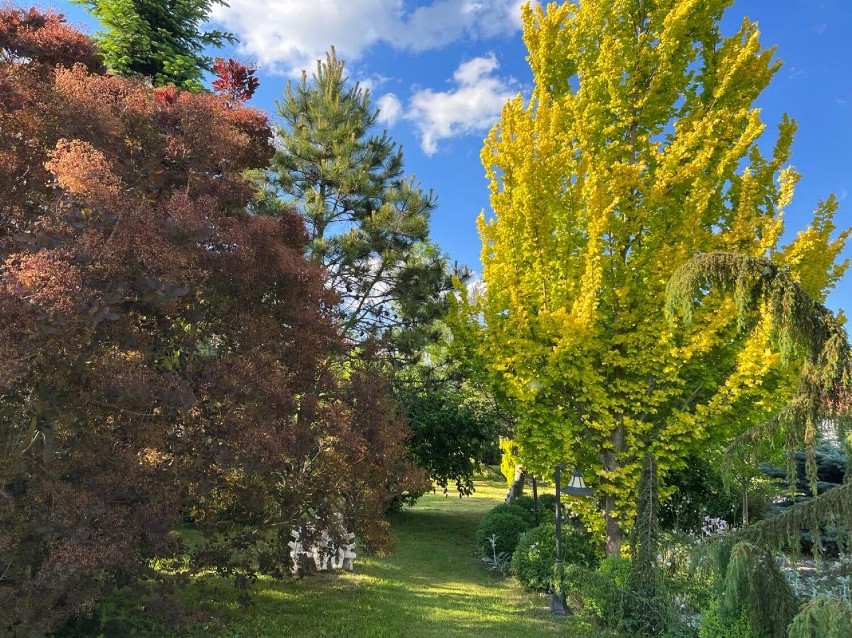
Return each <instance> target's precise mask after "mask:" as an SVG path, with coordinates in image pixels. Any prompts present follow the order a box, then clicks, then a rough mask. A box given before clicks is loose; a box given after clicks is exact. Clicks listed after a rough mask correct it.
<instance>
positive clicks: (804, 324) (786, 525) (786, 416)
mask: <svg viewBox="0 0 852 638" xmlns="http://www.w3.org/2000/svg"><path fill="white" fill-rule="evenodd" d="M711 289H719V290H721V291H722V292H732V293H733V296H734V299H735V301H736V308H737V313H738V319H739V324H740V327H741V329H747V328H748V327H750V326H751V325H752V324H753V322H755V321H756V320H757V317H759V316H760V314H761V313H769V315H770V316H771V319H772V325H773V327H774V331H775V335H774V336H775V341H776V342H777V343H778V344H779V349H780V352H781V357H782V361H783V362H785V363H787V364H792V363H794V362H795V363H797V364H800V365H801V374H800V378H799V383H798V387H797V388H796V392H795V394H794V395H793V397H792V400H791V401H790V402H789V403H788V404H787V406H785V408H784V409H783V410H782V411H781V413H780V414H779V415H778V416H777V417H776V418H774V419H771V420H769V421H767V422H766V423H764V424H762V426H761V430H760V431H761V432H765V431H768V430H771V429H772V428H773V427H778V426H780V427H782V428H783V430H784V433H785V438H786V440H787V448H788V452H789V455H788V458H789V461H788V473H789V478H790V481H791V482H794V481H795V463H794V457H793V454H794V451H795V449H796V447H797V446H798V445H799V444H803V445H804V447H805V450H806V461H805V469H806V473H807V475H808V478H809V480H810V482H811V486H812V490H813V492H814V493H815V494H816V491H817V490H816V481H817V476H816V471H817V467H816V461H815V449H816V443H817V434H818V431H819V429H820V426H822V425H823V424H824V423H828V422H838V423H843V422H845V420H846V419H848V417H849V414H850V405H852V404H850V400H849V397H850V394H852V352H850V346H849V340H848V337H847V334H846V331H845V329H844V328H843V325H842V323H841V322H840V320H839V319H838V318H837V317H835V316H834V314H833V313H832V312H831V311H830V310H829V309H828V308H826V306H824V305H823V304H822V303H820V302H818V301H816V300H814V299H813V298H812V297H811V296H810V295H809V294H808V293H807V292H806V291H805V289H804V287H803V286H802V285H800V283H799V282H798V281H797V280H796V278H795V277H794V276H793V274H792V273H791V272H790V270H789V269H787V268H784V267H782V266H779V265H778V264H776V263H774V262H773V261H770V260H768V259H761V258H756V257H749V256H747V255H741V254H737V253H721V252H714V253H704V254H700V255H697V256H696V257H694V258H692V259H691V260H690V261H688V262H687V263H686V264H684V265H683V266H682V267H680V268H679V269H678V270H677V271H676V272H675V274H674V275H673V276H672V278H671V280H670V281H669V284H668V289H667V309H668V312H669V314H670V315H674V314H680V315H681V316H682V317H683V319H684V321H685V322H686V323H689V321H690V320H691V317H692V312H693V308H694V307H695V306H696V305H700V303H701V299H702V298H703V297H704V295H705V294H706V293H707V292H708V291H709V290H711ZM755 436H756V435H755ZM750 438H753V437H748V436H744V437H741V438H740V440H739V441H738V442H737V443H738V444H740V445H745V444H748V442H749V439H750ZM847 444H848V442H847ZM850 512H852V489H850V485H849V483H848V482H847V484H845V485H844V486H841V487H837V488H833V489H830V490H828V491H826V492H825V493H823V494H821V495H819V496H815V498H814V499H813V500H811V501H809V502H807V503H801V504H799V505H796V506H794V507H791V508H790V509H789V510H787V511H786V512H784V513H783V514H781V515H779V516H776V517H774V518H771V519H767V520H765V521H763V522H761V523H760V524H759V525H757V526H756V527H755V528H754V529H753V530H752V528H749V529H747V530H746V532H745V533H746V534H748V535H749V536H750V537H752V538H754V539H755V540H756V541H757V542H759V543H761V544H762V545H766V546H769V547H776V548H780V547H782V546H784V545H785V544H787V543H791V542H793V543H794V544H797V543H798V537H799V534H800V532H801V529H802V527H803V526H804V527H807V528H809V529H811V530H812V531H817V530H818V529H819V525H820V522H821V521H823V522H824V521H825V518H826V517H829V518H832V519H835V520H837V522H838V524H840V525H841V526H842V527H844V528H845V529H846V531H848V530H849V527H850V522H852V513H850ZM818 537H819V534H818V533H817V534H815V538H816V539H817V543H818ZM794 539H795V541H794Z"/></svg>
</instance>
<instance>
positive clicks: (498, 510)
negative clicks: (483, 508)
mask: <svg viewBox="0 0 852 638" xmlns="http://www.w3.org/2000/svg"><path fill="white" fill-rule="evenodd" d="M495 514H513V515H514V516H517V517H518V518H522V519H524V520H525V521H526V522H527V523H529V525H530V527H532V526H533V524H534V520H535V518H534V516H533V513H532V511H530V510H528V509H526V508H525V507H521V506H520V505H517V504H516V503H514V502H512V503H500V505H498V506H497V507H494V508H492V509H491V510H490V511H489V512H488V514H487V515H486V516H494V515H495Z"/></svg>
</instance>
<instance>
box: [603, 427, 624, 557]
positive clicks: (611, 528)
mask: <svg viewBox="0 0 852 638" xmlns="http://www.w3.org/2000/svg"><path fill="white" fill-rule="evenodd" d="M610 441H611V442H612V447H611V448H610V449H608V450H604V453H603V467H604V470H606V471H607V472H612V471H614V470H616V469H617V468H618V453H619V452H621V451H622V450H623V449H624V426H623V425H619V426H618V427H617V428H615V430H614V431H613V433H612V435H611V436H610ZM604 520H605V521H606V555H607V556H621V542H622V539H623V532H622V531H621V526H620V525H619V524H618V514H617V512H616V508H615V497H614V496H613V495H612V494H606V495H605V496H604Z"/></svg>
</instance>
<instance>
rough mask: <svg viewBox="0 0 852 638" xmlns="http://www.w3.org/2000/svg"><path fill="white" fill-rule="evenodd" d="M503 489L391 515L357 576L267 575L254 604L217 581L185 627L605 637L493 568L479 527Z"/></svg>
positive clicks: (424, 503)
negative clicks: (389, 549)
mask: <svg viewBox="0 0 852 638" xmlns="http://www.w3.org/2000/svg"><path fill="white" fill-rule="evenodd" d="M504 494H505V486H504V485H501V484H499V483H488V484H486V483H478V484H477V492H476V495H475V496H473V497H470V498H465V499H459V498H458V497H444V496H443V495H429V496H425V497H423V498H422V499H420V501H419V502H418V504H417V505H416V506H415V507H414V508H412V509H410V510H406V511H405V512H402V513H400V514H397V515H395V516H394V517H393V518H392V521H391V522H392V526H393V531H394V534H395V536H396V539H397V543H396V548H395V551H394V553H393V554H392V555H391V556H387V557H363V558H362V557H359V559H358V560H357V561H356V566H355V572H354V573H353V574H344V575H342V576H317V577H310V578H306V579H304V580H301V581H298V580H288V581H285V582H272V581H267V580H263V581H260V582H259V583H258V586H257V590H256V592H255V595H254V600H255V602H254V604H253V605H252V607H250V608H249V609H248V610H240V609H239V608H238V607H237V606H236V604H235V603H234V602H233V597H232V592H229V588H227V587H222V588H221V589H218V590H216V591H214V590H213V589H209V588H212V587H213V584H212V582H209V583H208V584H207V585H206V586H205V587H204V588H205V589H206V590H207V591H206V592H205V594H204V595H203V596H202V597H203V598H205V599H207V600H212V601H215V603H214V604H212V605H210V612H211V614H212V617H211V618H210V619H208V620H206V621H204V622H202V623H201V624H200V625H198V626H197V627H196V631H195V633H193V634H186V633H184V634H183V635H196V636H221V637H225V636H228V637H238V636H239V637H242V636H245V637H249V636H251V637H252V638H263V637H265V636H269V637H272V636H276V637H278V636H288V637H300V638H314V637H320V636H330V637H331V636H334V637H347V638H348V637H352V638H360V637H364V638H366V637H371V638H372V637H376V638H383V637H387V638H392V637H396V636H400V637H402V636H404V637H405V638H427V637H435V638H445V637H447V636H488V637H489V638H501V637H506V638H515V637H518V636H524V637H525V638H526V637H529V638H538V637H543V636H566V637H567V636H570V637H571V638H585V637H586V636H588V637H591V636H595V638H604V637H605V636H606V633H605V632H603V631H601V630H599V629H596V628H592V627H591V626H589V625H588V624H587V623H585V622H584V621H582V620H581V619H579V618H576V617H569V618H558V617H555V616H553V615H552V614H551V613H550V612H549V611H548V609H547V605H548V602H549V599H548V597H546V596H541V595H538V594H535V593H530V592H526V591H524V590H523V589H522V588H521V587H520V586H519V585H518V584H517V583H516V582H515V581H512V580H504V579H502V578H499V577H497V576H494V575H492V574H490V573H489V572H487V571H486V569H485V568H484V566H483V564H482V563H481V561H480V560H479V558H478V556H477V555H476V554H475V552H474V549H473V535H474V530H475V529H476V526H477V524H478V522H479V520H480V519H481V518H482V516H483V515H484V514H485V512H486V511H487V510H488V509H489V508H491V507H493V506H494V505H496V504H497V503H499V502H500V501H501V500H502V497H503V495H504ZM199 593H201V592H198V591H196V592H195V594H196V595H198V594H199Z"/></svg>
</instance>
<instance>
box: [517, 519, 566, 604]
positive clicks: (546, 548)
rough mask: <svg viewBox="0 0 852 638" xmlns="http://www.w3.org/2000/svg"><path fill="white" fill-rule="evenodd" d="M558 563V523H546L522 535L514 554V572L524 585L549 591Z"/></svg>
mask: <svg viewBox="0 0 852 638" xmlns="http://www.w3.org/2000/svg"><path fill="white" fill-rule="evenodd" d="M555 563H556V525H554V524H552V523H544V524H542V525H540V526H538V527H536V528H535V529H531V530H528V531H526V532H524V533H523V534H522V535H521V538H520V540H518V546H517V547H516V548H515V553H514V554H513V555H512V573H514V574H515V577H516V578H517V579H518V581H520V583H521V584H522V585H523V586H524V587H529V588H530V589H536V590H539V591H548V590H550V589H552V587H553V566H554V565H555Z"/></svg>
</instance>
